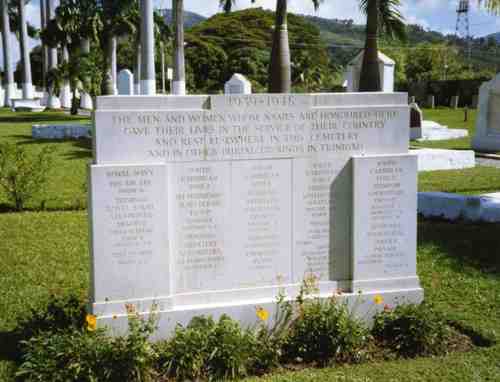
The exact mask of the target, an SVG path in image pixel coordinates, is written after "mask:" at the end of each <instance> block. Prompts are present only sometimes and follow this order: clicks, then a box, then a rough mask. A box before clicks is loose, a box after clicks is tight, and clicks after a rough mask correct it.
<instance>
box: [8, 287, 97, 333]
mask: <svg viewBox="0 0 500 382" xmlns="http://www.w3.org/2000/svg"><path fill="white" fill-rule="evenodd" d="M86 315H87V310H86V306H85V302H84V301H82V300H81V299H79V298H78V297H76V296H74V295H70V296H65V297H58V296H51V298H50V299H49V302H48V304H47V305H46V306H44V307H42V308H38V309H34V308H32V309H31V314H30V315H29V316H28V317H27V318H25V319H23V320H21V321H20V322H19V324H18V326H17V328H16V332H17V333H18V337H19V338H21V339H29V338H31V337H34V336H38V335H40V334H41V333H43V332H61V331H67V330H81V329H83V328H84V326H85V317H86Z"/></svg>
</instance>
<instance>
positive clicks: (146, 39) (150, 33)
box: [141, 0, 156, 95]
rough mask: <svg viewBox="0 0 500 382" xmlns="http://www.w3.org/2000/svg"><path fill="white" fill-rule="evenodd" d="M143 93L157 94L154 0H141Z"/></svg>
mask: <svg viewBox="0 0 500 382" xmlns="http://www.w3.org/2000/svg"><path fill="white" fill-rule="evenodd" d="M141 45H142V59H141V94H143V95H154V94H156V75H155V37H154V19H153V0H141Z"/></svg>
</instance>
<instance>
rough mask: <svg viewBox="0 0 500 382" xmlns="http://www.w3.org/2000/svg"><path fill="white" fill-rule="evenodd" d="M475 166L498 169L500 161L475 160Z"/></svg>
mask: <svg viewBox="0 0 500 382" xmlns="http://www.w3.org/2000/svg"><path fill="white" fill-rule="evenodd" d="M476 164H477V165H478V166H488V167H498V168H500V160H498V159H486V158H477V157H476Z"/></svg>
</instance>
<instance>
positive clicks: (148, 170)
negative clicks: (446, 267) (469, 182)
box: [89, 93, 423, 338]
mask: <svg viewBox="0 0 500 382" xmlns="http://www.w3.org/2000/svg"><path fill="white" fill-rule="evenodd" d="M408 121H409V107H408V101H407V95H406V94H403V93H387V94H380V93H379V94H374V93H371V94H370V93H359V94H358V93H349V94H303V95H298V94H297V95H291V94H275V95H271V94H254V95H228V96H225V95H215V96H184V97H175V96H153V97H151V96H142V97H137V96H130V97H115V96H108V97H98V99H97V108H96V112H95V120H94V123H95V126H94V132H93V139H94V164H92V165H91V166H90V170H89V171H90V180H91V187H90V189H91V196H90V202H91V204H90V211H89V216H90V229H91V250H92V269H93V278H92V288H91V289H92V300H93V304H92V311H93V313H94V314H95V315H96V316H97V317H98V323H99V324H100V325H105V326H110V327H112V328H113V333H120V332H122V331H124V330H126V328H127V314H126V308H125V304H127V303H128V304H133V305H134V306H135V307H136V309H137V311H138V312H140V313H141V314H145V315H147V314H149V313H150V312H151V310H152V307H153V306H157V313H158V316H159V330H158V332H157V335H156V338H164V337H166V336H168V335H169V333H171V331H172V330H173V329H174V328H175V325H176V324H177V323H181V324H186V323H187V322H189V320H190V319H191V318H192V317H194V316H197V315H212V316H214V317H215V318H216V317H218V316H220V315H221V314H223V313H226V314H229V315H230V316H232V317H233V318H235V319H238V320H239V321H240V322H241V323H242V324H244V325H253V324H255V323H256V322H257V321H258V318H257V316H256V314H255V308H256V307H257V306H259V307H263V308H265V309H268V310H269V311H270V312H273V310H274V309H275V307H276V299H277V296H278V294H279V293H281V292H284V293H286V295H287V297H288V298H291V299H293V298H295V297H296V295H297V293H298V292H299V289H300V286H301V284H302V282H303V280H304V279H306V278H309V277H310V276H314V277H315V278H316V279H317V280H318V281H319V290H320V292H319V293H320V296H321V297H325V298H328V297H331V296H332V295H333V294H334V293H335V292H336V291H338V290H339V289H342V290H343V291H344V292H345V293H343V295H342V296H343V298H345V299H346V301H347V302H348V303H349V304H356V305H358V306H359V308H358V309H359V312H358V313H360V314H361V315H363V314H364V315H371V314H373V313H374V312H375V311H376V309H377V307H375V306H374V304H373V298H374V296H376V295H381V296H382V297H383V298H384V301H385V302H386V303H387V304H390V305H395V304H398V303H403V302H419V301H421V300H422V298H423V291H422V289H421V288H420V285H419V282H418V278H417V275H416V267H415V261H416V213H417V210H416V205H417V202H416V200H417V190H416V179H417V159H416V157H415V156H413V155H410V154H409V153H408V135H409V131H408V130H409V123H408ZM359 291H362V293H361V294H360V293H359Z"/></svg>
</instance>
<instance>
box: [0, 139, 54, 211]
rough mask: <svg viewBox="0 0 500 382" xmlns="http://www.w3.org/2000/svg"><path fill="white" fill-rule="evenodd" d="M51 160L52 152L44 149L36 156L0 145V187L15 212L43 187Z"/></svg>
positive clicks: (19, 148)
mask: <svg viewBox="0 0 500 382" xmlns="http://www.w3.org/2000/svg"><path fill="white" fill-rule="evenodd" d="M52 160H53V150H52V149H50V148H48V147H44V148H43V149H42V150H40V151H39V152H38V153H37V154H36V155H34V154H31V153H28V151H27V150H26V149H25V147H23V146H21V145H16V144H12V143H2V144H0V186H1V187H2V188H3V190H4V191H5V194H6V195H7V197H8V199H9V200H10V202H11V203H13V204H14V207H15V208H16V210H18V211H21V210H22V209H23V208H24V206H25V204H26V202H28V201H29V200H30V199H32V198H33V197H34V196H35V195H36V194H37V193H38V192H39V191H40V188H41V187H43V185H44V184H45V182H46V181H47V178H48V172H49V170H50V169H51V164H52Z"/></svg>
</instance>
